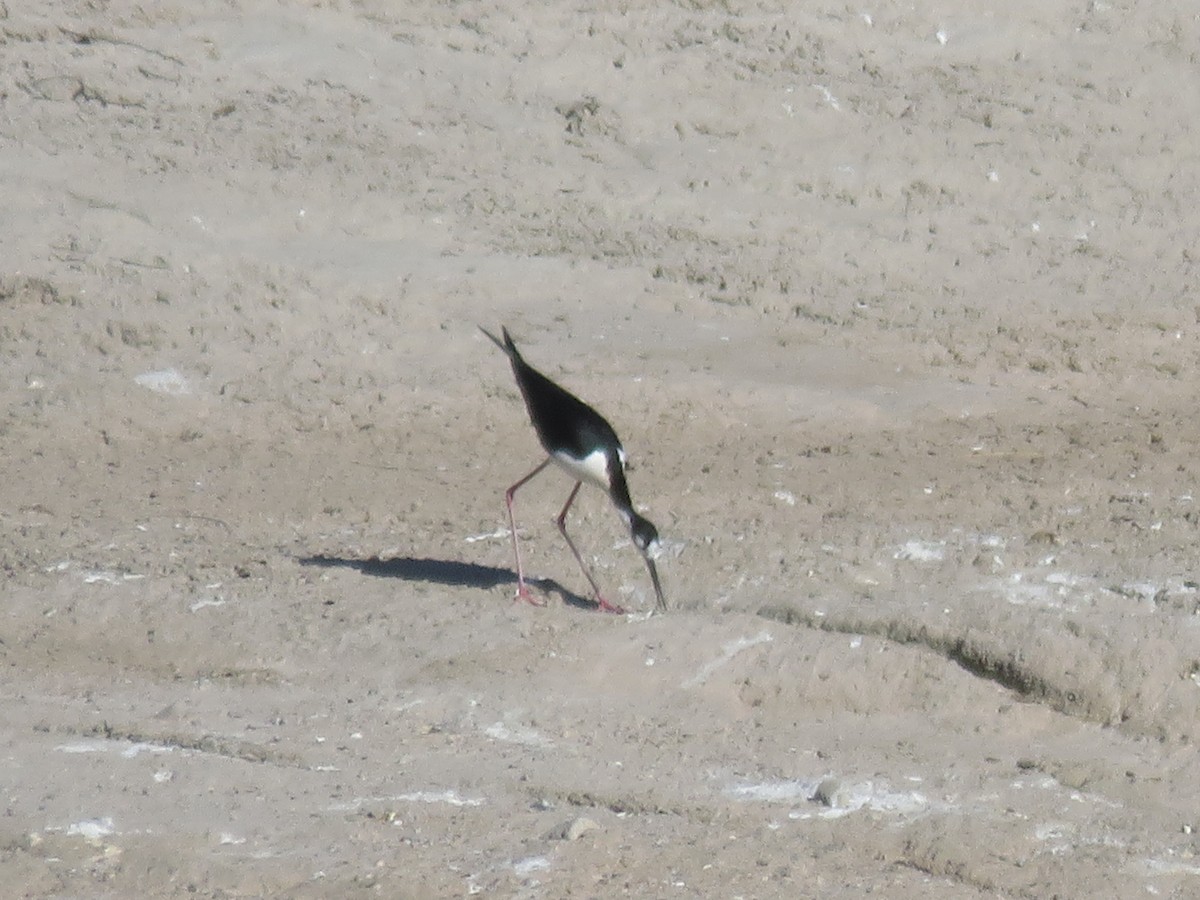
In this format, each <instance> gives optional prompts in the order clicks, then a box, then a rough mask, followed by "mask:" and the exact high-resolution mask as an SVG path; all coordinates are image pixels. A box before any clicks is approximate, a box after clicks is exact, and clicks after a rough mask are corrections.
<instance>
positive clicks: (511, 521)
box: [504, 457, 550, 606]
mask: <svg viewBox="0 0 1200 900" xmlns="http://www.w3.org/2000/svg"><path fill="white" fill-rule="evenodd" d="M548 465H550V457H547V458H546V459H545V460H543V461H542V463H541V465H539V466H538V467H537V468H536V469H534V470H533V471H532V472H530V473H529V474H528V475H526V476H525V477H524V478H522V479H521V480H520V481H518V482H517V483H516V484H514V485H513V486H512V487H510V488H509V489H508V490H507V491H505V492H504V505H505V506H507V507H508V528H509V533H510V534H511V535H512V545H513V555H514V556H516V558H517V596H516V597H514V598H513V599H514V600H524V601H525V602H526V603H531V604H533V605H534V606H545V605H546V601H545V600H539V599H538V598H536V597H534V596H533V594H532V593H531V592H530V590H529V588H528V587H527V586H526V585H525V569H524V567H523V566H522V565H521V545H520V542H519V541H518V540H517V521H516V519H515V518H514V516H513V496H514V495H515V494H516V493H517V489H518V488H520V487H521V486H522V485H523V484H525V482H527V481H531V480H532V479H533V477H534V476H535V475H537V474H538V473H539V472H541V471H542V469H544V468H546V466H548Z"/></svg>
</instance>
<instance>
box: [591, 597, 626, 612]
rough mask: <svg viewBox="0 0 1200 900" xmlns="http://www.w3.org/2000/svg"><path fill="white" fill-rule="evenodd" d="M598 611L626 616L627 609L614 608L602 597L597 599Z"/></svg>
mask: <svg viewBox="0 0 1200 900" xmlns="http://www.w3.org/2000/svg"><path fill="white" fill-rule="evenodd" d="M596 609H598V610H600V611H601V612H606V613H612V614H613V615H615V616H623V615H625V607H623V606H614V605H613V604H611V603H609V602H608V601H607V600H605V599H604V598H603V597H600V596H597V597H596Z"/></svg>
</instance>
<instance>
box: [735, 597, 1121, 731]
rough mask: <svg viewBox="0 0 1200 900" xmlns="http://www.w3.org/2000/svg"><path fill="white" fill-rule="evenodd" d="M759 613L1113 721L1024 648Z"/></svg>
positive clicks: (880, 624)
mask: <svg viewBox="0 0 1200 900" xmlns="http://www.w3.org/2000/svg"><path fill="white" fill-rule="evenodd" d="M758 615H759V616H761V617H763V618H764V619H771V620H773V621H776V622H781V623H783V624H785V625H794V626H799V627H803V628H812V629H814V630H817V631H825V632H830V633H834V634H851V635H866V636H870V637H877V638H882V639H884V640H889V641H893V642H894V643H897V644H904V645H909V646H918V647H924V648H925V649H927V650H930V651H932V652H933V653H936V654H937V655H938V656H941V657H942V658H944V659H946V660H948V661H950V662H952V663H954V664H955V665H957V666H960V667H961V668H963V669H965V670H966V671H967V672H969V673H970V674H972V675H974V676H975V677H977V678H981V679H983V680H985V681H990V682H992V683H994V684H997V685H999V686H1000V687H1002V688H1005V689H1006V690H1009V691H1012V692H1013V693H1014V694H1016V695H1017V696H1019V697H1020V698H1021V699H1023V700H1028V701H1030V702H1034V703H1040V704H1043V705H1045V706H1048V707H1050V708H1051V709H1053V710H1055V711H1056V712H1060V713H1062V714H1064V715H1068V716H1071V717H1072V718H1077V719H1083V720H1086V721H1090V722H1099V723H1101V724H1111V722H1112V718H1113V716H1112V711H1111V705H1110V703H1109V702H1108V701H1107V700H1106V699H1105V698H1104V697H1101V696H1099V695H1097V696H1091V695H1090V694H1088V693H1087V692H1086V691H1081V690H1080V689H1078V688H1077V687H1076V686H1073V685H1072V686H1069V687H1068V686H1066V685H1063V684H1060V683H1057V682H1056V681H1055V680H1054V678H1053V677H1052V675H1050V674H1048V673H1045V672H1040V671H1037V670H1035V669H1034V668H1033V667H1031V666H1028V665H1025V664H1024V663H1023V662H1022V661H1021V660H1020V659H1019V658H1018V654H1019V650H1016V649H1013V648H1006V647H1004V646H1002V645H1001V644H1000V643H999V642H994V641H987V640H981V639H980V638H979V637H977V636H974V635H964V634H956V633H953V632H948V631H939V630H938V629H934V628H931V627H930V626H929V625H927V624H925V623H922V622H916V621H905V620H897V619H891V620H887V619H884V620H878V621H871V620H867V619H859V618H851V617H843V616H833V615H829V614H824V615H818V614H817V613H815V612H809V611H807V610H803V609H797V608H796V607H792V606H768V607H763V608H762V609H760V610H759V611H758Z"/></svg>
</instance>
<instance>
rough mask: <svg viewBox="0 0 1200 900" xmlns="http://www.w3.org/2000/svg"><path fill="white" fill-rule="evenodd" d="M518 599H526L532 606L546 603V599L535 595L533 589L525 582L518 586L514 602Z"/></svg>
mask: <svg viewBox="0 0 1200 900" xmlns="http://www.w3.org/2000/svg"><path fill="white" fill-rule="evenodd" d="M518 600H524V601H525V602H526V603H528V604H529V605H530V606H545V605H546V601H545V600H543V599H542V598H541V597H535V596H534V594H533V591H531V590H530V589H529V587H528V586H527V585H524V584H522V585H521V586H520V587H518V588H517V594H516V596H515V597H513V603H516V602H517V601H518Z"/></svg>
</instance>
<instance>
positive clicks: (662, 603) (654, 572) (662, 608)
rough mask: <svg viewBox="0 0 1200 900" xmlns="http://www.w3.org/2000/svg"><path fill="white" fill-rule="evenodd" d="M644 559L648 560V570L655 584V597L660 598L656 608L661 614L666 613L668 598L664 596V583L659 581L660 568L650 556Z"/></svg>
mask: <svg viewBox="0 0 1200 900" xmlns="http://www.w3.org/2000/svg"><path fill="white" fill-rule="evenodd" d="M642 559H644V560H646V568H647V569H649V570H650V580H651V581H652V582H654V595H655V596H656V597H657V598H658V604H657V606H656V608H657V609H658V611H659V612H666V611H667V598H666V596H664V595H663V589H662V582H661V581H659V580H658V568H657V567H656V566H655V565H654V560H652V559H651V558H650V557H649V556H643V557H642Z"/></svg>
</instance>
